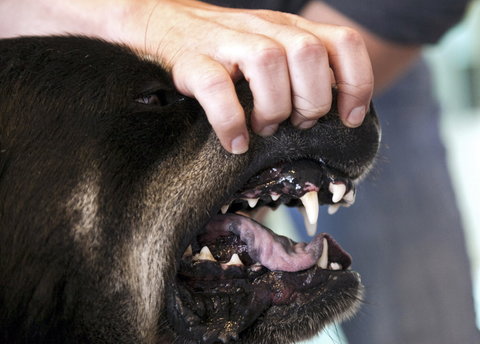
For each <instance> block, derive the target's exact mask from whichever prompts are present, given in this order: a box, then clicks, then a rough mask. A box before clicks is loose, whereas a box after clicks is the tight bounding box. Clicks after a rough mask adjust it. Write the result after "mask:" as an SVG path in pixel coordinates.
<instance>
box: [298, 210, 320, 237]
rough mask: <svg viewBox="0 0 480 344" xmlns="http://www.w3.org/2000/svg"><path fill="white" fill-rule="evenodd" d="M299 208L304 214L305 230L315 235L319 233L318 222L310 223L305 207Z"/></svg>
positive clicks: (310, 234)
mask: <svg viewBox="0 0 480 344" xmlns="http://www.w3.org/2000/svg"><path fill="white" fill-rule="evenodd" d="M299 210H300V213H301V214H302V215H303V223H304V224H305V230H306V231H307V234H308V235H309V236H311V237H313V236H314V235H315V233H317V223H316V222H315V223H310V221H309V220H308V216H307V212H306V211H305V208H299Z"/></svg>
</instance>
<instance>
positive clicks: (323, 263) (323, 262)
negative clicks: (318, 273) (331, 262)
mask: <svg viewBox="0 0 480 344" xmlns="http://www.w3.org/2000/svg"><path fill="white" fill-rule="evenodd" d="M317 265H318V266H319V267H320V268H322V269H326V268H327V267H328V241H327V239H325V238H323V251H322V255H321V256H320V258H319V259H318V262H317Z"/></svg>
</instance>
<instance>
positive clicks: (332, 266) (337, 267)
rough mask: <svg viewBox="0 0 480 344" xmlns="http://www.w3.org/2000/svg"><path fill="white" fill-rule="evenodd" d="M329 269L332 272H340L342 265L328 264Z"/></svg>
mask: <svg viewBox="0 0 480 344" xmlns="http://www.w3.org/2000/svg"><path fill="white" fill-rule="evenodd" d="M330 269H332V270H342V265H341V264H339V263H336V262H332V263H330Z"/></svg>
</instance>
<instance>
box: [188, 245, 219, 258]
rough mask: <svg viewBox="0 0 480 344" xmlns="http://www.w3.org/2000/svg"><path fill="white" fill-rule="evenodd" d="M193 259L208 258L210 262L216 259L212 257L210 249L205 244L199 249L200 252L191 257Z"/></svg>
mask: <svg viewBox="0 0 480 344" xmlns="http://www.w3.org/2000/svg"><path fill="white" fill-rule="evenodd" d="M193 260H210V261H212V262H216V261H217V260H216V259H215V258H214V257H213V255H212V252H210V249H209V248H208V247H207V246H203V247H202V249H201V250H200V253H199V254H196V255H195V257H193Z"/></svg>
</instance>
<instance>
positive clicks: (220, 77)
mask: <svg viewBox="0 0 480 344" xmlns="http://www.w3.org/2000/svg"><path fill="white" fill-rule="evenodd" d="M231 82H232V81H231V79H230V78H229V77H228V75H227V74H226V73H224V72H222V71H218V70H209V71H203V72H202V73H198V74H197V78H196V84H197V85H198V87H201V88H203V90H204V91H206V92H208V93H212V92H215V91H217V90H223V89H225V88H227V87H229V86H230V83H231Z"/></svg>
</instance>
